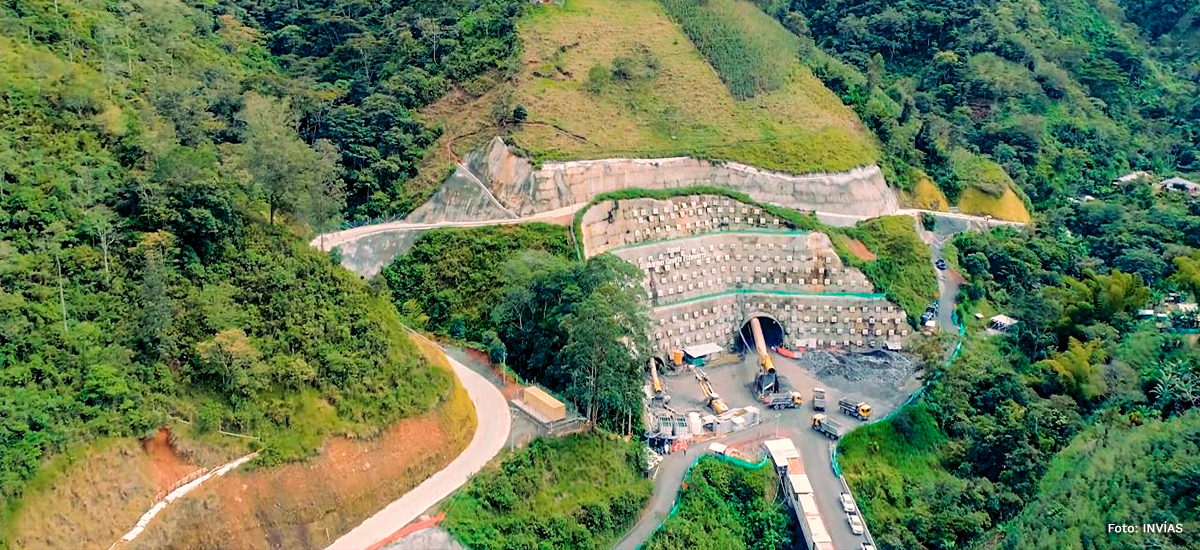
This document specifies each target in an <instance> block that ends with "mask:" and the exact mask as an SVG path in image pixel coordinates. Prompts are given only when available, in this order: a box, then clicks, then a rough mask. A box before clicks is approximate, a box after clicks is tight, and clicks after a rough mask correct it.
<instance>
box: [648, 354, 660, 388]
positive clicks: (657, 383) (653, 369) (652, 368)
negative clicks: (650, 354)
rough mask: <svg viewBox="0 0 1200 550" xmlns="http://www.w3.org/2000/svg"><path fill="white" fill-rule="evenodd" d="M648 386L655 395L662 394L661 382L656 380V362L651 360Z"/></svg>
mask: <svg viewBox="0 0 1200 550" xmlns="http://www.w3.org/2000/svg"><path fill="white" fill-rule="evenodd" d="M650 386H651V387H652V388H654V394H655V395H659V394H661V393H662V392H663V386H662V380H659V378H658V362H657V361H656V360H654V359H653V358H651V359H650Z"/></svg>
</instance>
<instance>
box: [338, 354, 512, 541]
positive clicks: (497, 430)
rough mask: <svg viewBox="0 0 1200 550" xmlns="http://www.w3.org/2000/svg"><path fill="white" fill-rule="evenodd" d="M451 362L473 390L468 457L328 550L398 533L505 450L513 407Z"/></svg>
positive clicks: (488, 385)
mask: <svg viewBox="0 0 1200 550" xmlns="http://www.w3.org/2000/svg"><path fill="white" fill-rule="evenodd" d="M422 338H423V337H422ZM434 345H437V344H434ZM438 347H439V349H440V348H441V346H438ZM446 359H447V360H448V361H449V362H450V366H451V367H453V368H454V374H455V375H457V376H458V379H459V381H460V382H462V385H463V387H464V388H465V389H466V390H467V396H468V397H470V398H471V402H472V403H474V404H475V417H476V418H477V422H478V424H477V425H476V428H475V435H474V436H472V437H471V442H470V443H469V444H468V445H467V448H466V449H464V450H463V452H462V454H460V455H458V457H457V458H455V459H454V460H453V461H451V462H450V464H448V465H447V466H446V467H445V468H443V469H442V470H441V471H439V472H438V473H436V474H433V476H431V477H430V478H429V479H426V480H425V481H424V482H422V483H421V484H420V485H418V486H417V487H416V488H415V489H413V490H411V491H409V492H407V493H405V494H404V496H402V497H400V498H399V499H396V500H394V501H392V503H391V504H388V505H387V506H386V507H385V508H384V509H383V510H380V511H379V512H377V513H376V514H375V515H373V516H371V517H370V518H367V520H366V521H364V522H362V523H361V524H359V526H358V527H355V528H354V529H352V530H351V531H350V532H349V533H346V534H345V535H342V536H341V537H339V538H338V539H337V540H335V541H334V542H333V544H331V545H329V547H328V548H327V549H326V550H362V549H363V548H367V547H369V546H371V545H373V544H375V543H376V542H378V541H380V540H382V539H384V538H385V537H387V536H389V535H391V534H392V533H395V532H396V530H398V529H400V528H401V527H403V526H405V525H407V524H408V523H409V522H411V521H413V520H414V519H417V518H418V517H419V516H420V515H421V514H423V513H425V511H426V510H428V509H430V508H432V507H433V505H435V504H437V503H438V502H439V501H441V500H442V499H444V498H446V497H447V496H450V493H453V492H454V491H455V490H457V489H458V488H459V487H461V486H462V485H463V484H465V483H466V482H467V480H468V479H470V478H471V476H473V475H475V473H476V472H478V471H479V470H480V469H482V468H483V467H484V466H485V465H486V464H487V463H488V462H489V461H491V460H492V458H493V457H495V456H496V454H498V453H499V452H500V450H501V449H503V448H504V444H505V442H506V441H507V440H508V431H509V428H510V427H511V426H512V415H511V413H510V411H509V409H508V401H506V400H505V399H504V396H503V395H502V394H501V393H500V390H498V389H496V387H495V386H493V385H492V383H491V382H489V381H488V380H487V379H486V378H484V377H483V376H482V375H480V374H479V373H477V372H475V371H473V370H471V369H469V368H467V367H466V366H464V365H463V364H462V363H460V362H458V361H457V360H455V359H454V358H453V357H451V356H450V355H449V354H447V355H446Z"/></svg>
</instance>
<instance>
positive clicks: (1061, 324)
mask: <svg viewBox="0 0 1200 550" xmlns="http://www.w3.org/2000/svg"><path fill="white" fill-rule="evenodd" d="M1198 239H1200V201H1197V200H1196V199H1194V198H1191V199H1189V198H1186V196H1184V195H1182V194H1179V193H1163V192H1153V191H1152V190H1151V189H1150V187H1149V186H1146V185H1143V186H1131V187H1127V188H1124V192H1123V193H1121V194H1114V195H1112V196H1111V197H1109V198H1108V199H1107V200H1092V201H1087V202H1083V201H1080V202H1076V203H1068V206H1065V207H1062V208H1058V209H1054V210H1051V211H1047V212H1045V213H1044V214H1043V215H1042V216H1041V217H1040V220H1039V224H1038V226H1037V227H1036V229H1031V230H1025V231H1015V230H1010V229H1006V230H997V231H994V232H992V233H967V234H963V235H960V236H959V237H958V238H957V239H955V241H954V248H955V249H956V250H957V253H956V256H957V262H958V265H960V266H962V269H963V271H964V275H965V276H966V277H967V283H966V284H965V285H963V287H962V294H961V296H960V297H961V299H962V300H963V301H964V302H965V303H964V304H963V306H961V307H962V310H961V311H962V313H963V315H962V317H963V318H965V319H968V320H969V321H973V322H970V323H969V326H968V337H967V341H966V342H965V343H964V346H963V349H962V353H961V355H960V356H958V358H957V359H956V360H955V361H954V362H952V363H951V364H950V365H947V366H944V367H943V366H940V365H937V364H935V365H931V367H932V368H933V371H932V372H931V375H932V377H933V378H934V380H933V381H932V382H931V383H930V385H929V387H928V389H927V391H926V393H925V395H924V396H923V398H922V400H921V401H920V402H919V404H918V405H916V406H912V407H909V408H907V409H905V410H904V411H903V412H902V413H900V414H899V415H897V416H896V417H894V418H893V419H890V420H888V421H886V422H883V423H879V424H874V425H871V426H868V427H867V428H865V429H864V430H860V431H856V432H854V433H853V434H851V435H850V436H849V437H847V438H846V440H845V443H844V445H843V447H842V466H843V468H844V469H845V471H846V476H847V479H848V480H850V483H851V484H852V486H853V487H854V488H855V491H856V492H857V494H858V495H859V498H860V503H861V505H862V507H863V510H864V513H865V515H866V517H867V518H868V519H869V520H870V525H871V526H872V530H873V532H874V534H875V536H876V538H877V540H878V541H879V542H880V544H881V546H883V547H884V548H894V549H910V548H930V549H934V548H938V549H943V548H944V549H949V548H959V547H963V546H968V545H973V544H982V543H984V542H986V541H993V542H994V541H997V540H1000V539H1001V538H1002V534H1000V533H998V532H997V533H996V534H989V532H990V531H993V530H1004V531H1007V532H1009V533H1012V534H1013V537H1014V538H1013V539H1012V540H1021V541H1025V542H1024V543H1022V544H1017V545H1016V546H1010V547H1012V548H1024V547H1026V546H1027V545H1028V544H1029V543H1028V541H1029V540H1031V539H1027V538H1022V537H1028V536H1029V535H1028V533H1030V532H1033V533H1040V532H1044V531H1046V530H1054V531H1055V532H1056V533H1057V534H1056V538H1055V539H1054V540H1056V541H1058V544H1055V545H1053V547H1079V546H1078V545H1085V544H1087V542H1086V541H1090V540H1094V539H1096V537H1100V536H1102V535H1104V534H1105V533H1097V532H1093V531H1092V530H1090V529H1091V528H1092V527H1094V526H1095V525H1096V518H1094V517H1090V516H1087V515H1086V514H1072V515H1068V516H1065V517H1057V516H1055V517H1054V519H1050V516H1048V515H1047V514H1044V513H1038V512H1036V511H1037V510H1041V511H1044V510H1047V509H1052V510H1059V509H1065V508H1069V507H1072V505H1071V504H1070V502H1071V501H1072V499H1076V498H1079V495H1078V493H1077V492H1074V491H1070V490H1064V484H1070V483H1074V482H1072V481H1069V480H1067V481H1064V480H1063V478H1064V477H1069V476H1068V475H1067V474H1065V473H1063V472H1064V469H1067V468H1072V467H1079V459H1078V458H1071V457H1072V456H1078V455H1072V454H1068V455H1065V456H1060V455H1059V453H1060V452H1070V451H1063V450H1064V449H1065V448H1067V447H1068V445H1075V446H1084V445H1087V443H1085V442H1082V441H1078V440H1077V438H1076V435H1077V434H1079V433H1081V432H1082V433H1084V434H1085V435H1082V436H1080V437H1083V438H1085V440H1086V439H1087V438H1093V437H1095V436H1094V434H1095V433H1096V432H1097V431H1102V432H1105V433H1108V432H1112V434H1111V435H1106V436H1105V437H1104V439H1105V440H1106V441H1110V442H1111V443H1110V444H1111V445H1113V446H1114V447H1116V449H1115V450H1113V451H1112V452H1113V453H1114V454H1116V455H1119V456H1121V457H1126V458H1132V455H1135V454H1136V453H1137V451H1134V450H1132V449H1133V448H1134V447H1135V446H1139V445H1140V446H1146V445H1150V443H1146V442H1144V439H1141V438H1144V437H1150V436H1147V435H1145V434H1146V433H1147V429H1134V428H1136V427H1137V426H1139V425H1141V424H1144V423H1149V424H1150V425H1151V426H1162V425H1164V422H1162V421H1167V422H1166V424H1170V425H1172V426H1178V425H1179V423H1184V424H1185V425H1186V423H1193V424H1194V416H1195V412H1194V409H1195V408H1196V407H1198V406H1200V393H1198V392H1197V391H1196V388H1197V387H1198V382H1200V346H1197V343H1196V339H1195V334H1194V333H1195V332H1196V328H1197V327H1198V326H1200V317H1198V316H1197V315H1196V313H1195V312H1191V313H1189V312H1186V311H1184V310H1182V309H1180V308H1179V307H1178V306H1177V305H1175V302H1178V301H1195V299H1196V298H1200V270H1198V269H1197V266H1200V240H1198ZM1146 308H1155V309H1156V310H1157V311H1159V312H1162V314H1163V317H1162V318H1159V317H1150V318H1148V319H1147V316H1146V315H1144V314H1142V313H1140V312H1141V311H1142V310H1144V309H1146ZM976 311H978V312H980V313H982V314H983V317H984V319H983V320H982V321H974V320H973V316H971V315H970V313H972V312H976ZM994 313H1005V314H1008V315H1011V316H1012V317H1014V318H1016V319H1017V320H1018V321H1019V325H1018V326H1017V327H1016V330H1015V331H1014V332H1013V334H1012V335H1010V336H1007V337H988V336H987V335H986V334H984V333H983V331H982V328H983V326H982V325H983V324H984V323H985V322H986V319H987V317H988V316H990V315H992V314H994ZM1189 411H1192V412H1189ZM1177 417H1181V418H1178V419H1177ZM1185 418H1190V419H1191V420H1184V419H1185ZM1148 429H1149V430H1153V429H1155V428H1148ZM1088 433H1090V434H1092V435H1086V434H1088ZM1139 434H1141V435H1139ZM1125 437H1129V438H1132V439H1133V441H1130V442H1124V441H1121V439H1123V438H1125ZM1155 437H1156V436H1155ZM1138 441H1142V442H1141V443H1139V442H1138ZM1126 446H1128V447H1126ZM1154 448H1155V450H1154V452H1153V457H1152V458H1150V459H1143V463H1144V464H1148V466H1146V467H1143V468H1138V471H1137V474H1136V475H1137V477H1136V478H1134V477H1132V476H1133V475H1134V474H1132V473H1131V474H1129V475H1130V476H1131V477H1129V478H1128V479H1126V478H1122V479H1120V480H1119V481H1117V482H1114V483H1117V485H1116V486H1114V487H1112V488H1110V489H1109V490H1108V491H1107V492H1106V493H1105V495H1106V496H1105V500H1104V501H1103V502H1105V503H1106V504H1105V506H1106V510H1105V512H1106V515H1105V516H1104V517H1106V518H1107V521H1108V522H1121V521H1124V522H1132V523H1142V522H1156V521H1171V522H1174V521H1183V522H1195V521H1196V520H1197V519H1198V518H1197V517H1196V510H1197V509H1196V508H1195V507H1190V508H1189V507H1186V506H1184V507H1178V508H1172V510H1173V511H1172V512H1171V513H1170V514H1168V513H1167V511H1162V512H1154V513H1152V512H1151V511H1150V509H1149V508H1147V507H1146V505H1145V504H1144V502H1145V500H1146V497H1144V496H1143V495H1142V490H1141V489H1138V487H1139V486H1140V484H1147V485H1155V486H1161V487H1164V488H1168V489H1169V488H1172V487H1176V486H1177V484H1178V483H1184V484H1187V483H1192V482H1191V481H1187V480H1186V479H1190V478H1187V475H1188V474H1183V473H1180V470H1178V469H1176V468H1175V467H1174V466H1171V465H1172V464H1180V465H1181V467H1184V466H1182V465H1183V464H1186V463H1187V460H1188V459H1187V455H1188V453H1190V451H1189V449H1190V447H1188V444H1187V443H1186V442H1182V441H1181V442H1179V444H1178V445H1167V444H1165V443H1163V444H1154ZM1076 452H1078V451H1076ZM1096 460H1098V461H1099V462H1097V464H1096V465H1095V467H1096V468H1107V467H1108V466H1107V465H1106V464H1107V463H1106V462H1104V460H1105V459H1102V458H1099V457H1097V458H1096ZM1066 464H1072V465H1073V466H1066ZM1131 467H1132V466H1131ZM1056 468H1057V470H1056ZM1185 468H1186V467H1185ZM1056 471H1057V472H1058V473H1057V474H1055V473H1054V472H1056ZM1181 476H1182V478H1181ZM1183 478H1186V479H1183ZM1097 490H1099V488H1097ZM1164 490H1166V489H1164ZM1170 490H1172V491H1174V490H1176V489H1170ZM1031 505H1034V506H1035V508H1032V509H1031V508H1029V506H1031ZM1143 517H1144V518H1146V519H1144V520H1143V519H1136V520H1134V519H1124V518H1143ZM1014 518H1019V519H1017V520H1016V523H1015V524H1013V525H1006V523H1008V522H1010V521H1013V520H1014ZM1163 540H1166V541H1170V543H1171V544H1167V545H1166V546H1165V547H1189V548H1191V547H1195V546H1194V545H1193V546H1186V545H1184V546H1181V545H1183V543H1185V542H1188V540H1189V539H1187V538H1186V537H1175V538H1169V537H1168V538H1164V539H1163ZM1106 541H1107V542H1106V543H1105V544H1111V543H1114V542H1115V541H1114V540H1112V539H1106ZM1191 542H1194V538H1193V539H1192V540H1191ZM1006 544H1007V543H1006ZM985 547H987V546H986V545H985ZM1046 547H1050V546H1046ZM1082 547H1089V546H1086V545H1085V546H1082ZM1109 547H1113V548H1117V547H1121V546H1120V545H1116V546H1109Z"/></svg>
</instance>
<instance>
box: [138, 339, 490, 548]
mask: <svg viewBox="0 0 1200 550" xmlns="http://www.w3.org/2000/svg"><path fill="white" fill-rule="evenodd" d="M402 338H403V339H404V340H405V341H406V342H411V343H412V344H413V345H414V347H415V348H416V349H417V350H419V353H420V355H421V357H423V358H424V360H425V361H427V362H428V363H429V364H430V365H431V367H432V368H434V369H435V370H437V371H439V372H442V373H445V374H446V375H448V376H450V375H452V372H453V371H452V369H451V367H450V364H449V363H448V362H447V361H446V358H445V354H443V353H442V351H441V350H440V349H438V348H436V347H435V346H433V345H432V344H430V343H429V342H427V341H425V340H423V339H421V338H419V337H416V336H413V335H411V334H409V335H407V337H402ZM475 426H476V417H475V408H474V406H473V405H472V403H471V400H470V398H469V397H468V396H467V392H466V390H465V389H464V388H463V387H462V385H461V384H459V383H458V382H457V380H456V381H455V383H454V386H453V388H452V389H450V390H448V391H447V392H446V393H445V394H444V395H443V396H442V397H441V399H440V400H439V402H438V403H437V404H436V405H435V406H433V407H432V408H430V409H429V410H428V412H425V413H423V414H420V415H416V416H412V417H409V418H405V419H403V420H400V421H399V422H397V423H395V424H393V425H392V426H390V427H388V428H387V429H385V430H384V433H382V434H381V436H380V437H379V438H371V439H349V440H345V439H331V440H329V441H327V442H326V445H325V446H324V447H323V449H322V451H321V452H320V453H319V454H318V455H317V456H316V457H313V458H312V459H310V460H308V461H305V462H304V463H302V464H290V465H286V466H283V467H279V468H267V469H261V468H260V469H250V470H243V471H239V472H237V473H235V474H234V475H230V476H227V477H225V478H223V479H221V480H218V481H216V482H214V483H213V484H211V485H208V486H206V487H205V488H204V489H202V490H201V491H198V492H196V493H193V494H192V495H190V496H189V497H188V498H187V499H185V500H183V501H181V502H179V503H178V504H176V505H174V506H172V507H171V508H168V509H167V511H166V512H165V513H164V514H163V515H161V516H160V517H159V519H158V520H156V522H155V523H154V524H151V526H150V527H149V528H148V529H147V530H146V531H145V533H143V535H142V537H140V538H139V539H138V541H137V543H136V544H134V545H131V548H132V549H158V548H180V549H187V548H215V547H221V546H225V547H229V548H248V547H254V546H255V545H258V544H260V541H264V540H269V541H272V546H273V547H276V548H292V549H297V550H301V549H313V550H316V549H320V548H323V547H324V546H325V545H326V544H327V539H326V533H328V534H329V537H330V538H336V537H337V536H339V535H340V534H342V533H345V532H347V531H349V530H350V529H351V528H353V527H354V526H356V525H358V524H359V523H361V522H362V521H363V520H365V519H366V518H368V517H370V516H371V515H372V514H374V513H376V512H378V511H379V510H380V509H382V508H383V507H384V506H386V505H387V504H388V503H390V502H392V501H393V500H395V499H397V498H399V497H400V496H401V495H403V494H404V493H406V492H408V491H409V490H411V489H412V488H413V487H416V486H417V485H418V484H420V483H421V482H422V481H424V480H425V479H427V478H428V477H429V476H431V475H433V474H434V473H436V472H437V471H438V470H440V469H442V468H443V467H445V465H446V464H449V463H450V461H452V460H453V459H454V458H455V457H456V456H458V454H459V453H461V452H462V450H463V449H465V448H466V446H467V444H468V443H469V442H470V440H471V436H472V435H473V434H474V433H475ZM418 433H421V434H425V436H424V437H416V436H417V434H418ZM214 517H219V518H225V519H223V520H221V521H214V519H213V518H214Z"/></svg>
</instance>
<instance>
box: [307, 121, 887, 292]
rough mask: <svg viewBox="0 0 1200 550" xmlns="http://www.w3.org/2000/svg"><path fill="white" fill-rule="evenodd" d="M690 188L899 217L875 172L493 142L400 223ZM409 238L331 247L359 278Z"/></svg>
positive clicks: (857, 215)
mask: <svg viewBox="0 0 1200 550" xmlns="http://www.w3.org/2000/svg"><path fill="white" fill-rule="evenodd" d="M696 185H714V186H720V187H725V188H729V189H733V190H735V191H741V192H743V193H746V194H747V195H749V196H750V197H751V198H753V199H755V200H759V201H762V202H768V203H772V204H777V205H780V206H785V207H788V208H793V209H796V210H803V211H817V212H820V213H825V214H829V215H833V216H843V217H846V219H849V220H850V221H851V222H853V221H856V220H857V219H864V218H867V217H873V216H881V215H888V214H894V213H896V212H897V211H898V202H897V199H896V195H895V193H894V192H893V191H892V190H891V189H890V188H889V187H888V186H887V184H886V183H885V182H884V180H883V175H882V173H881V172H880V171H879V167H877V166H867V167H863V168H859V169H856V170H852V171H849V172H843V173H832V174H810V175H806V176H793V175H788V174H781V173H776V172H769V171H765V170H759V169H757V168H753V167H750V166H745V165H740V164H736V163H725V164H714V163H711V162H708V161H704V160H699V159H693V158H686V157H677V158H665V159H607V160H589V161H578V162H548V163H545V164H543V165H542V167H541V168H540V169H534V166H533V164H531V163H530V162H529V160H528V159H525V158H523V157H520V156H518V155H516V154H514V153H513V152H512V151H511V150H510V149H509V148H508V146H507V145H506V144H505V143H504V140H502V139H500V138H498V137H497V138H495V139H493V140H492V141H491V142H489V143H488V144H486V145H485V146H483V147H481V148H480V149H477V150H475V151H474V152H472V153H471V154H469V155H468V156H467V159H466V161H465V162H463V163H462V164H459V165H458V166H457V167H456V168H455V170H454V172H453V173H452V174H451V175H450V176H449V177H448V178H447V179H446V181H445V182H444V183H443V184H442V186H441V187H439V188H438V190H437V191H436V192H435V193H434V195H433V196H432V197H431V198H430V200H429V201H428V202H426V203H425V204H423V205H421V206H420V207H419V208H417V209H416V210H414V211H413V212H412V213H411V214H409V215H408V217H407V218H405V220H404V221H405V222H412V223H421V224H430V223H440V222H476V221H477V222H485V221H495V222H499V223H502V222H504V221H508V222H509V223H512V222H513V221H520V220H522V219H526V218H533V217H537V216H541V215H542V214H547V213H552V212H556V211H560V210H571V209H572V208H575V207H582V206H583V205H585V204H587V203H588V202H589V201H591V200H592V197H594V196H596V195H597V194H600V193H605V192H610V191H618V190H622V189H631V188H641V189H672V188H680V187H692V186H696ZM837 221H839V220H834V222H837ZM414 239H415V232H414V231H413V230H412V229H411V228H404V227H397V228H396V229H395V230H391V231H380V232H375V233H372V234H369V235H364V236H361V237H357V238H355V239H354V240H352V241H351V240H347V241H346V242H344V243H340V244H338V245H337V246H338V248H339V249H340V250H341V255H342V264H343V265H345V266H346V267H347V268H349V269H351V270H353V271H355V272H356V273H359V274H360V275H362V276H364V277H373V276H375V275H376V274H377V273H379V272H380V270H382V269H383V267H384V266H386V265H387V264H388V263H390V262H391V261H392V260H393V259H394V258H395V257H396V256H398V255H400V254H404V253H405V252H407V251H408V249H409V247H411V246H412V243H413V241H414ZM314 243H315V244H316V245H317V246H321V247H322V248H324V246H323V245H320V243H319V242H317V241H314Z"/></svg>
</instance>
